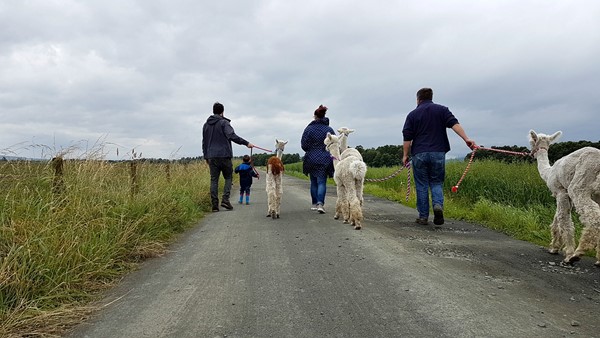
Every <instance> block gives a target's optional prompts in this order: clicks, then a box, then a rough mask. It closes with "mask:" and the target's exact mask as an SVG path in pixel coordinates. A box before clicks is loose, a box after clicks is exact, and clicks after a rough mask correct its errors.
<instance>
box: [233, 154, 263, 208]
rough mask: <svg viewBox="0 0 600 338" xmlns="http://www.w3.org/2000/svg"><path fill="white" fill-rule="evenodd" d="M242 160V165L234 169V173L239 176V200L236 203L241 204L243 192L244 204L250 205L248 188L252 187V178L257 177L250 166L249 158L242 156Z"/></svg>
mask: <svg viewBox="0 0 600 338" xmlns="http://www.w3.org/2000/svg"><path fill="white" fill-rule="evenodd" d="M242 159H243V161H244V163H242V164H240V165H238V166H237V167H235V173H236V174H240V200H239V201H238V203H239V204H242V202H243V200H244V192H245V193H246V204H250V187H251V186H252V177H258V174H257V173H256V171H254V168H252V166H251V165H250V156H248V155H244V157H243V158H242Z"/></svg>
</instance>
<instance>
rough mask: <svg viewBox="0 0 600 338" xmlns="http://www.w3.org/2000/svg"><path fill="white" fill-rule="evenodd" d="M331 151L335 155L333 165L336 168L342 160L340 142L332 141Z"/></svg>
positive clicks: (332, 155)
mask: <svg viewBox="0 0 600 338" xmlns="http://www.w3.org/2000/svg"><path fill="white" fill-rule="evenodd" d="M329 153H330V154H331V157H333V167H334V168H336V167H337V165H338V163H339V162H340V146H339V143H332V144H331V145H330V147H329Z"/></svg>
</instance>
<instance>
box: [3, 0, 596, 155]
mask: <svg viewBox="0 0 600 338" xmlns="http://www.w3.org/2000/svg"><path fill="white" fill-rule="evenodd" d="M599 18H600V2H599V1H593V0H584V1H569V2H567V1H552V2H549V1H543V0H538V1H527V0H525V1H512V0H511V1H499V0H491V1H485V2H473V1H464V0H463V1H457V0H449V1H443V2H440V1H433V0H424V1H378V2H377V5H376V6H375V5H374V4H373V3H369V2H364V1H313V0H309V1H303V2H301V3H300V2H298V3H292V2H289V1H269V0H255V1H248V2H237V1H236V2H233V1H221V2H214V1H191V0H188V1H158V0H148V1H142V0H140V1H130V0H125V1H96V0H90V1H61V0H54V1H42V0H38V1H35V0H34V1H16V0H4V1H1V2H0V19H1V20H0V22H1V23H0V27H1V28H2V29H0V65H1V67H0V118H1V123H0V156H1V155H10V156H23V157H43V158H50V157H52V156H54V155H56V154H59V153H66V154H67V155H66V156H67V157H70V158H81V157H86V156H90V155H92V154H91V153H93V155H95V156H96V155H101V156H102V157H104V158H106V159H129V158H131V156H132V151H133V152H135V153H136V154H137V155H139V154H141V156H142V157H146V158H164V159H178V158H181V157H197V156H201V155H202V147H201V144H202V143H201V142H202V125H203V124H204V122H205V121H206V119H207V118H208V117H209V116H210V115H211V114H212V105H213V103H214V102H216V101H219V102H221V103H223V104H224V105H225V116H226V117H227V118H230V119H231V120H232V122H231V123H232V126H233V127H234V129H235V131H236V133H237V134H238V135H239V136H241V137H243V138H245V139H246V140H248V141H250V142H252V143H254V144H256V145H257V146H260V147H262V148H267V149H272V148H273V146H274V142H275V139H276V138H277V139H283V140H288V141H289V142H288V144H287V146H286V149H285V152H286V153H299V154H300V155H301V156H303V155H304V152H303V151H302V150H301V148H300V137H301V135H302V131H303V130H304V128H305V127H306V125H307V124H308V123H309V122H310V121H311V120H312V118H313V112H314V110H315V109H316V108H317V107H318V106H319V105H320V104H323V105H325V106H327V107H329V110H328V113H327V117H329V118H330V120H331V127H332V128H333V129H337V128H338V127H342V126H345V127H349V128H352V129H355V130H356V131H355V132H354V133H353V134H351V135H350V137H349V144H350V145H351V146H357V145H361V146H363V147H364V148H376V147H379V146H384V145H400V144H402V133H401V132H402V126H403V124H404V119H405V118H406V115H407V114H408V113H409V112H410V111H411V110H412V109H414V108H415V105H416V101H415V93H416V91H417V90H418V89H419V88H422V87H431V88H433V91H434V98H433V101H434V102H436V103H440V104H442V105H445V106H448V107H449V108H450V110H451V111H452V112H453V113H454V114H455V116H456V117H457V118H458V120H459V121H460V123H461V125H462V126H463V127H464V129H465V130H466V132H467V135H468V136H469V137H470V138H472V139H474V140H475V141H476V142H477V143H478V144H480V145H484V146H487V147H490V146H505V145H509V146H512V145H517V146H528V142H527V135H528V132H529V130H530V129H534V130H535V131H537V132H539V133H546V134H550V133H554V132H555V131H557V130H561V131H562V132H563V136H562V138H561V139H560V140H559V141H561V142H563V141H580V140H587V141H592V142H598V141H600V136H599V132H598V131H599V129H600V122H598V117H597V115H596V114H598V111H599V110H600V109H599V108H600V95H597V94H596V92H595V90H597V89H598V88H600V86H599V82H600V80H599V78H600V63H599V62H598V60H600V20H599ZM448 135H449V139H450V142H451V147H452V150H451V151H450V152H449V153H448V155H447V158H454V157H459V158H460V157H462V156H464V155H465V154H467V153H468V152H469V149H468V148H467V147H466V145H464V142H463V141H462V140H461V139H460V138H459V137H458V136H457V135H456V134H455V133H454V132H452V131H451V130H449V131H448ZM233 148H234V155H235V156H241V155H244V154H249V153H250V149H248V148H246V147H244V146H239V145H236V144H234V145H233ZM253 152H254V153H255V154H256V153H261V152H263V151H261V150H257V149H254V151H253Z"/></svg>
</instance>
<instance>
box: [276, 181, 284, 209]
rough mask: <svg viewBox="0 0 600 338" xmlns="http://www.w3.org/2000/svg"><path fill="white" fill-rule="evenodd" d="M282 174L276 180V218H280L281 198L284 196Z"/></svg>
mask: <svg viewBox="0 0 600 338" xmlns="http://www.w3.org/2000/svg"><path fill="white" fill-rule="evenodd" d="M281 176H283V175H281V174H279V175H277V177H276V178H275V184H276V187H277V189H276V194H275V216H276V217H277V218H279V211H280V209H281V196H283V184H282V183H281Z"/></svg>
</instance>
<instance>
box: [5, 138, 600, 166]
mask: <svg viewBox="0 0 600 338" xmlns="http://www.w3.org/2000/svg"><path fill="white" fill-rule="evenodd" d="M584 147H594V148H598V149H600V141H599V142H590V141H577V142H572V141H568V142H558V143H555V144H552V146H551V147H550V149H549V150H548V158H549V159H550V163H554V162H555V161H556V160H558V159H559V158H561V157H563V156H565V155H568V154H570V153H572V152H574V151H576V150H578V149H581V148H584ZM490 148H492V149H500V150H508V151H513V152H522V153H529V151H530V150H529V149H528V148H527V147H522V146H516V145H513V146H492V147H490ZM356 150H358V151H359V152H360V153H361V155H362V157H363V160H364V161H365V163H366V164H367V166H369V167H373V168H380V167H394V166H399V165H401V162H402V154H403V150H402V145H385V146H380V147H376V148H368V149H365V148H364V147H363V146H361V145H358V146H356ZM271 156H273V154H272V153H260V154H253V155H252V164H253V165H255V166H266V165H267V161H268V160H269V158H270V157H271ZM241 158H242V157H241V156H240V157H236V159H237V160H241ZM470 158H471V153H469V154H467V155H466V156H465V158H464V160H465V161H468V160H469V159H470ZM302 159H303V158H302V156H300V154H298V153H296V154H283V157H282V161H283V164H290V163H297V162H301V161H302ZM484 159H490V160H497V161H501V162H506V163H513V162H530V163H532V162H535V159H534V158H533V157H531V156H515V155H511V154H505V153H501V152H495V151H491V150H482V149H480V150H477V151H476V153H475V156H474V160H484ZM2 160H4V159H1V158H0V161H2ZM203 160H204V159H203V158H202V156H197V157H182V158H180V159H175V160H170V159H162V158H158V159H156V158H142V159H139V160H138V161H140V162H148V163H183V164H186V163H193V162H197V161H203ZM117 162H121V161H117Z"/></svg>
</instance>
